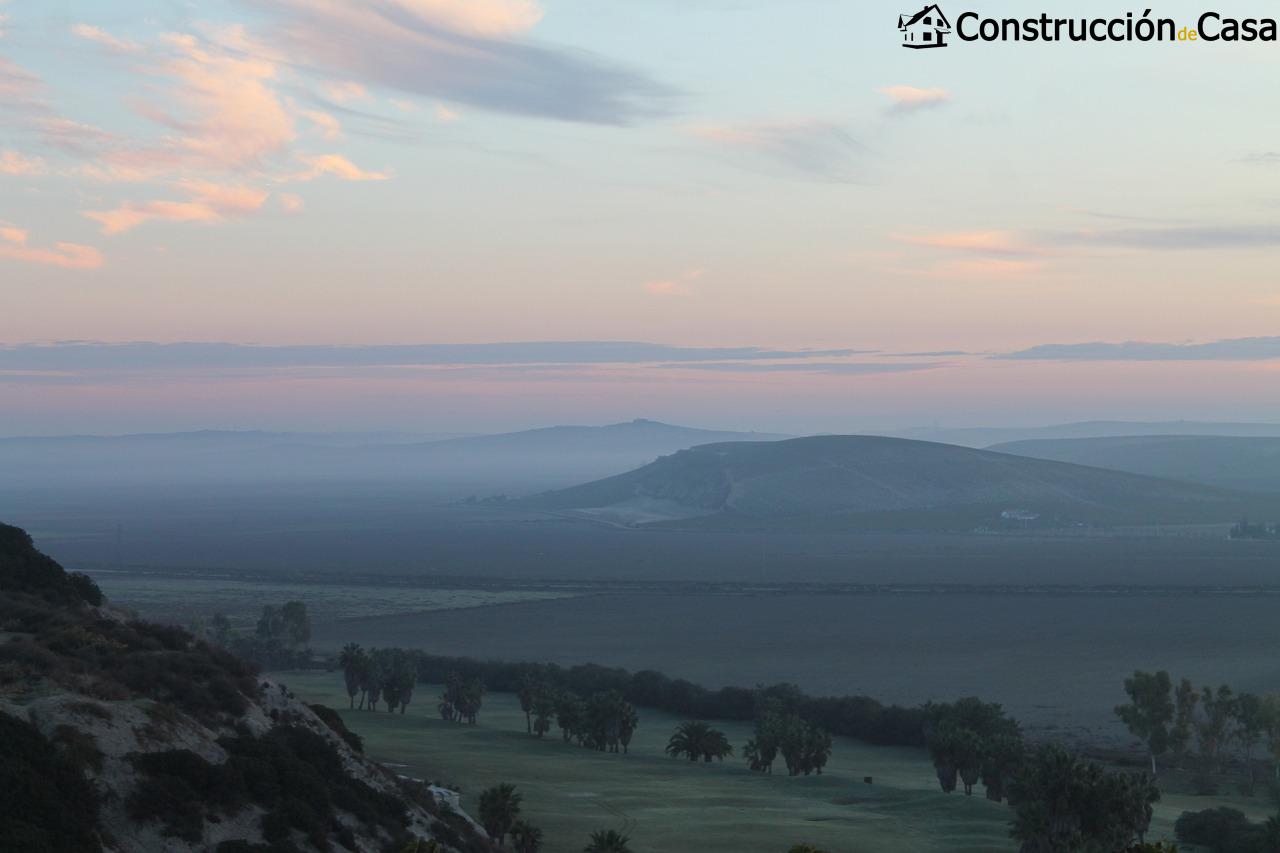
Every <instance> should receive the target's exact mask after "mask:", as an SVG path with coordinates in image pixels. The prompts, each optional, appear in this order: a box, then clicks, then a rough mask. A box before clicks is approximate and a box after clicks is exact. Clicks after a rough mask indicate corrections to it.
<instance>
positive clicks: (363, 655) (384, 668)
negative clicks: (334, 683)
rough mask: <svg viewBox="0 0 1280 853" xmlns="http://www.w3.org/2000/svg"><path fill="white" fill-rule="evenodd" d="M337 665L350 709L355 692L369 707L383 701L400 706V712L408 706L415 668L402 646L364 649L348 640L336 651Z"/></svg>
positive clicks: (390, 708) (392, 706)
mask: <svg viewBox="0 0 1280 853" xmlns="http://www.w3.org/2000/svg"><path fill="white" fill-rule="evenodd" d="M338 665H339V666H340V667H342V678H343V681H344V682H345V683H346V688H347V697H348V698H349V699H350V702H351V707H352V708H353V709H354V708H355V707H356V697H357V696H359V697H360V705H359V707H360V708H361V709H366V708H367V709H368V710H370V711H376V710H378V703H379V702H382V703H384V704H386V706H387V710H388V711H392V712H394V711H395V710H396V709H397V708H399V709H400V713H402V714H403V713H404V712H405V709H406V708H408V707H409V702H410V701H411V700H412V699H413V688H414V686H415V685H416V684H417V683H418V669H417V667H416V666H415V664H414V661H413V658H412V657H411V656H410V655H409V654H408V653H406V652H405V651H404V650H403V649H368V650H366V649H363V648H361V647H360V645H359V644H358V643H347V644H346V645H345V646H343V647H342V652H341V653H340V654H339V655H338Z"/></svg>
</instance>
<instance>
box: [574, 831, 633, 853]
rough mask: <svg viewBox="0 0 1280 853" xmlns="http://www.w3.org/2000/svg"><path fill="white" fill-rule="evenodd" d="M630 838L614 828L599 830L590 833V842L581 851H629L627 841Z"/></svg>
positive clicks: (598, 852)
mask: <svg viewBox="0 0 1280 853" xmlns="http://www.w3.org/2000/svg"><path fill="white" fill-rule="evenodd" d="M630 840H631V839H630V838H627V836H625V835H623V834H621V833H620V832H617V831H616V830H613V829H609V830H601V831H600V832H593V833H591V843H589V844H588V845H587V846H586V847H583V848H582V853H631V848H630V847H628V846H627V842H629V841H630Z"/></svg>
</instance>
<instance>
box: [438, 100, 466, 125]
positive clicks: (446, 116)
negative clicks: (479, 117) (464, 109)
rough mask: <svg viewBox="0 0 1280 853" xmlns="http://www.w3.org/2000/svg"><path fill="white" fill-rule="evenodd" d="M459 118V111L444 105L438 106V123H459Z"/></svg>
mask: <svg viewBox="0 0 1280 853" xmlns="http://www.w3.org/2000/svg"><path fill="white" fill-rule="evenodd" d="M459 118H460V116H459V115H458V112H457V110H451V109H449V108H448V107H446V106H445V105H444V104H436V119H437V120H438V121H442V122H445V123H446V124H448V123H449V122H454V121H457V120H458V119H459Z"/></svg>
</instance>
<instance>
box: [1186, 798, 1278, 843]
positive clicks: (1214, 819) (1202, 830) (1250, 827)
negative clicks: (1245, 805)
mask: <svg viewBox="0 0 1280 853" xmlns="http://www.w3.org/2000/svg"><path fill="white" fill-rule="evenodd" d="M1174 832H1176V833H1177V835H1178V840H1179V841H1185V842H1187V843H1189V844H1198V845H1200V846H1201V847H1203V848H1204V849H1206V850H1209V851H1212V853H1276V851H1280V817H1273V818H1269V819H1268V820H1267V821H1266V822H1265V823H1254V822H1252V821H1250V820H1249V818H1248V817H1247V816H1246V815H1245V814H1244V812H1242V811H1240V810H1239V809H1233V808H1228V807H1226V806H1219V807H1218V808H1216V809H1205V810H1203V811H1199V812H1183V814H1182V817H1180V818H1178V822H1177V823H1176V824H1174Z"/></svg>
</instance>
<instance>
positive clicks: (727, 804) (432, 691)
mask: <svg viewBox="0 0 1280 853" xmlns="http://www.w3.org/2000/svg"><path fill="white" fill-rule="evenodd" d="M276 677H277V678H279V679H280V680H282V681H283V682H284V683H286V684H287V685H288V686H289V687H290V688H291V689H292V690H293V691H294V692H295V693H296V694H298V695H299V696H301V697H302V698H304V699H306V700H307V701H309V702H322V703H324V704H327V705H331V706H332V707H334V708H337V709H339V710H340V711H341V712H342V716H343V718H344V719H345V720H346V722H347V725H348V726H350V728H351V729H352V730H354V731H356V732H358V733H359V734H360V735H361V736H362V737H363V738H364V739H365V749H366V752H368V753H369V755H370V756H371V757H373V758H375V759H377V760H379V761H382V762H384V763H386V764H388V765H390V766H392V767H393V768H394V769H396V770H397V772H400V773H404V774H406V775H410V776H414V777H419V778H426V779H429V780H433V781H439V782H443V783H449V784H456V785H458V786H460V787H461V789H462V792H463V807H464V808H467V809H468V810H470V811H471V812H472V813H473V815H474V812H475V806H476V799H477V798H478V796H479V793H480V791H481V790H483V789H484V788H485V787H488V786H489V785H493V784H496V783H498V782H511V783H513V784H515V785H516V786H517V788H518V789H519V790H520V791H521V792H522V793H523V794H524V810H523V816H524V817H526V818H527V819H529V820H531V821H533V822H534V823H535V824H537V825H538V826H540V827H542V828H543V830H544V832H545V833H546V842H547V843H546V846H545V848H544V849H545V851H546V852H547V853H577V851H580V850H581V849H582V847H583V845H584V844H585V842H586V839H587V836H588V835H589V834H590V833H591V832H592V831H594V830H597V829H608V828H614V829H618V830H620V831H623V832H625V833H627V834H628V835H630V836H631V838H632V842H633V843H632V847H633V849H634V850H635V851H636V853H686V851H687V853H700V851H726V852H727V853H756V851H758V852H759V853H784V851H786V850H787V849H788V848H789V847H790V846H791V845H792V844H794V843H797V842H800V841H807V842H809V843H811V844H816V845H818V846H820V847H822V848H824V849H827V850H830V851H832V853H935V852H936V853H995V851H1012V850H1016V845H1015V844H1014V843H1013V842H1012V841H1011V840H1010V839H1009V838H1008V825H1007V821H1008V818H1009V810H1008V808H1007V807H1006V806H1004V805H1001V804H996V803H991V802H988V801H987V800H986V799H985V798H983V797H982V796H981V795H975V796H973V797H964V796H963V795H961V794H951V795H946V794H943V793H941V792H940V791H939V790H938V787H937V783H936V781H935V778H934V773H933V766H932V765H931V764H930V762H929V757H928V755H927V753H925V752H924V751H923V750H917V749H909V748H900V747H878V746H869V745H867V744H864V743H860V742H858V741H854V740H850V739H848V738H836V739H835V749H834V752H833V755H832V758H831V763H830V764H829V765H828V767H827V771H826V772H825V773H824V774H823V775H822V776H809V777H799V778H795V779H791V778H787V776H786V775H785V771H784V773H782V774H774V775H772V776H767V775H763V774H759V773H752V772H750V771H749V770H747V769H746V766H745V764H744V763H743V762H742V761H741V760H740V759H733V760H730V761H727V762H726V763H724V764H712V765H705V764H701V763H698V764H691V763H689V762H687V761H678V760H675V759H672V758H668V757H667V756H665V755H664V754H663V752H662V749H663V747H664V746H665V745H666V740H667V737H668V736H669V735H670V734H671V730H672V729H673V728H674V727H675V725H676V724H677V723H678V722H680V720H679V719H678V718H676V717H673V716H671V715H669V714H664V713H662V712H659V711H653V710H649V709H641V715H640V729H639V731H638V732H637V734H636V737H635V740H634V741H633V742H632V745H631V754H630V755H625V756H624V755H605V754H601V753H596V752H591V751H589V750H585V749H582V748H580V747H578V746H576V745H573V744H565V743H563V742H562V741H561V740H560V738H559V730H558V729H553V733H554V734H555V737H554V738H549V739H547V740H542V741H539V740H538V739H536V738H534V737H532V736H530V735H528V734H526V733H525V722H524V715H523V714H522V713H521V712H520V707H519V702H518V701H517V699H516V697H515V696H513V695H511V694H504V693H490V694H488V695H486V696H485V702H484V710H483V711H482V712H481V715H480V723H479V725H477V726H466V725H462V724H458V723H446V722H444V721H442V720H440V719H439V717H438V716H436V714H435V702H436V696H437V695H438V694H439V689H438V688H436V687H429V686H426V685H421V686H419V688H418V690H417V692H416V694H415V700H414V704H413V705H411V706H410V708H409V711H408V713H406V714H404V715H400V714H395V715H391V714H387V713H384V712H377V713H373V712H368V711H348V710H345V709H346V707H347V697H346V694H345V692H344V691H343V689H342V683H341V676H340V675H339V674H338V673H330V674H323V673H311V672H308V673H283V674H278V675H277V676H276ZM717 725H719V727H720V728H722V729H724V731H725V732H726V733H727V734H728V735H729V738H730V740H731V741H732V742H733V743H734V745H735V746H737V747H740V746H741V744H742V743H743V742H745V741H746V739H747V738H748V737H750V729H749V727H748V726H747V725H745V724H743V723H736V722H724V723H718V724H717ZM778 764H779V766H780V765H781V760H779V762H778ZM864 776H871V777H873V780H874V781H873V784H870V785H868V784H866V783H864V782H863V781H862V780H863V777H864ZM1219 804H1230V805H1233V806H1235V807H1237V808H1242V809H1243V810H1245V811H1246V812H1250V813H1252V814H1253V816H1254V817H1255V818H1259V817H1262V816H1263V815H1264V814H1265V813H1266V810H1265V806H1264V804H1263V803H1262V802H1261V801H1254V802H1253V803H1252V804H1250V803H1248V802H1244V803H1242V802H1238V801H1231V800H1229V799H1227V798H1209V797H1190V796H1186V795H1166V797H1165V800H1164V801H1163V802H1162V803H1161V804H1160V805H1159V806H1158V809H1157V813H1156V819H1155V821H1154V826H1153V832H1152V836H1151V837H1152V839H1153V840H1158V839H1160V838H1169V839H1171V838H1172V834H1173V832H1172V827H1173V821H1174V820H1175V819H1176V818H1177V816H1178V815H1179V814H1180V813H1181V812H1182V811H1183V810H1184V809H1202V808H1209V807H1211V806H1216V805H1219ZM1250 805H1252V807H1250Z"/></svg>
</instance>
